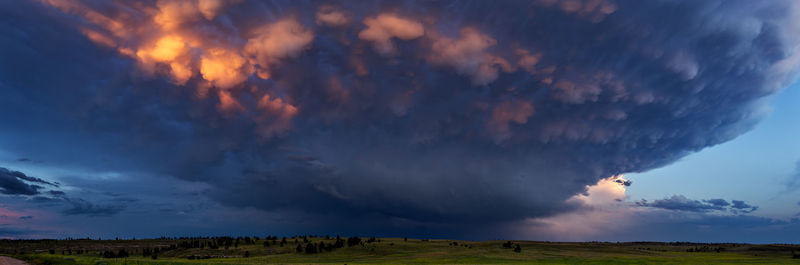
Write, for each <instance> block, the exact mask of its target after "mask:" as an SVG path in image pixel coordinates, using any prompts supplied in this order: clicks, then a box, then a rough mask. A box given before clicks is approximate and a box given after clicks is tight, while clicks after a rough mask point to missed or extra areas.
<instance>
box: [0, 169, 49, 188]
mask: <svg viewBox="0 0 800 265" xmlns="http://www.w3.org/2000/svg"><path fill="white" fill-rule="evenodd" d="M28 183H38V184H43V185H50V186H54V187H58V185H56V184H53V183H51V182H48V181H45V180H43V179H40V178H35V177H31V176H28V175H25V173H22V172H19V171H13V170H9V169H7V168H3V167H0V193H3V194H9V195H36V194H39V190H40V189H42V188H44V187H42V186H40V185H36V184H28Z"/></svg>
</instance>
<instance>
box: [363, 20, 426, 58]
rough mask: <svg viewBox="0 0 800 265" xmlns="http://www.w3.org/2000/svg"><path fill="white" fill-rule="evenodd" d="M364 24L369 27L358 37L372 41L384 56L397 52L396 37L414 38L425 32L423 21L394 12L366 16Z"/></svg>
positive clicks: (403, 38)
mask: <svg viewBox="0 0 800 265" xmlns="http://www.w3.org/2000/svg"><path fill="white" fill-rule="evenodd" d="M364 25H366V26H367V28H366V29H364V30H362V31H361V32H359V33H358V38H360V39H362V40H366V41H370V42H372V45H373V47H374V48H375V51H377V52H378V53H380V54H381V55H383V56H392V55H395V53H396V52H397V51H396V50H397V48H396V47H395V44H394V39H398V40H405V41H407V40H413V39H416V38H419V37H422V35H423V34H424V33H425V28H424V27H423V26H422V23H420V22H418V21H415V20H413V19H409V18H404V17H400V16H398V15H397V14H393V13H383V14H379V15H377V16H375V17H368V18H365V19H364Z"/></svg>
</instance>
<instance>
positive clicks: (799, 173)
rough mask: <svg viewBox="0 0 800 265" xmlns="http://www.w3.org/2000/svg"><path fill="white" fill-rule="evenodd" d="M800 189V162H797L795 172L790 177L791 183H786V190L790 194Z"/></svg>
mask: <svg viewBox="0 0 800 265" xmlns="http://www.w3.org/2000/svg"><path fill="white" fill-rule="evenodd" d="M798 189H800V161H797V164H796V166H795V170H794V172H792V175H790V176H789V181H787V182H786V190H787V191H788V192H792V191H796V190H798Z"/></svg>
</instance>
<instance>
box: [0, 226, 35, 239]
mask: <svg viewBox="0 0 800 265" xmlns="http://www.w3.org/2000/svg"><path fill="white" fill-rule="evenodd" d="M36 232H37V231H36V230H30V229H17V228H5V227H0V237H13V238H16V237H18V236H25V235H31V234H35V233H36Z"/></svg>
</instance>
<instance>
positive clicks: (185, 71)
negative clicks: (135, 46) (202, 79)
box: [136, 35, 193, 85]
mask: <svg viewBox="0 0 800 265" xmlns="http://www.w3.org/2000/svg"><path fill="white" fill-rule="evenodd" d="M188 50H189V48H188V45H186V42H185V41H184V39H183V38H181V37H180V36H177V35H167V36H164V37H162V38H161V39H159V40H158V41H157V42H156V43H155V44H154V45H153V46H152V47H148V48H143V49H139V50H138V51H137V52H136V56H137V57H138V58H139V60H140V61H141V62H142V65H143V67H144V68H145V69H146V70H147V71H148V72H150V73H153V72H155V67H156V66H155V63H164V64H166V65H169V67H170V70H171V71H170V74H171V75H172V77H173V80H174V81H175V83H176V84H179V85H184V84H186V81H188V80H189V79H190V78H191V77H192V75H193V71H192V67H191V58H188V57H187V53H188Z"/></svg>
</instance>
